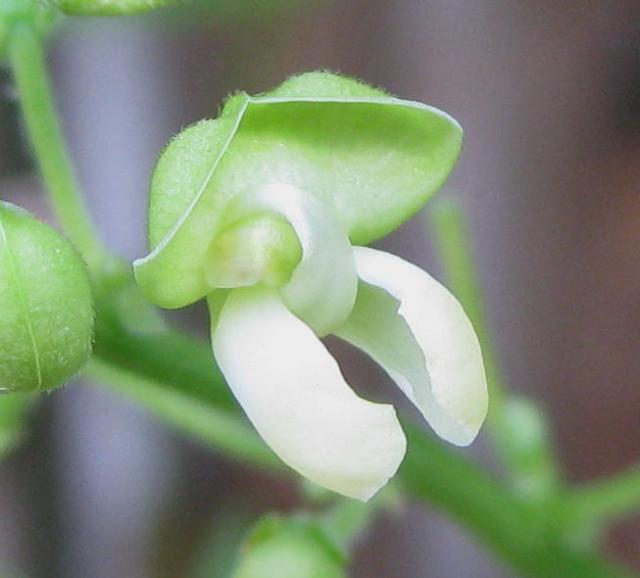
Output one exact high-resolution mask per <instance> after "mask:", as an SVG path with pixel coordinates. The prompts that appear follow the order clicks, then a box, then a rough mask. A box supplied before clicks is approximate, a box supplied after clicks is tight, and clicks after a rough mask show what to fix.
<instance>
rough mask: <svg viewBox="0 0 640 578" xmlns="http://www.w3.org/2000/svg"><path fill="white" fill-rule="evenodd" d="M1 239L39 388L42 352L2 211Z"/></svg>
mask: <svg viewBox="0 0 640 578" xmlns="http://www.w3.org/2000/svg"><path fill="white" fill-rule="evenodd" d="M0 240H2V241H4V245H5V247H6V248H7V261H8V262H9V271H10V275H11V278H12V279H13V282H14V283H15V285H16V288H17V291H18V299H19V300H20V307H21V309H22V313H23V316H24V319H25V324H26V326H27V332H28V333H29V339H30V340H31V349H32V351H33V359H34V364H35V368H36V374H37V378H38V389H40V388H41V387H42V368H41V362H40V352H39V351H38V344H37V342H36V336H35V333H34V331H33V324H32V322H31V315H30V311H29V303H28V301H27V298H26V295H25V291H24V287H23V286H22V282H21V281H20V276H19V275H18V269H17V268H16V264H15V260H14V258H13V253H12V250H11V242H10V241H9V236H8V235H7V232H6V229H5V226H4V223H3V217H2V214H1V213H0Z"/></svg>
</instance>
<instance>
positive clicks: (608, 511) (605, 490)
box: [565, 466, 640, 525]
mask: <svg viewBox="0 0 640 578" xmlns="http://www.w3.org/2000/svg"><path fill="white" fill-rule="evenodd" d="M565 508H566V512H567V516H568V518H569V521H570V522H573V523H574V524H576V525H583V524H589V523H596V524H597V523H599V522H602V521H606V520H608V519H611V518H614V517H616V516H619V515H621V514H625V513H627V512H633V511H636V510H638V509H640V467H637V466H636V467H634V468H632V469H630V470H628V471H626V472H622V473H620V474H618V475H617V476H614V477H612V478H607V479H604V480H598V481H596V482H591V483H589V484H585V485H584V486H582V487H581V488H578V489H576V490H575V492H574V493H573V494H572V495H571V497H570V499H569V500H568V502H567V503H566V504H565Z"/></svg>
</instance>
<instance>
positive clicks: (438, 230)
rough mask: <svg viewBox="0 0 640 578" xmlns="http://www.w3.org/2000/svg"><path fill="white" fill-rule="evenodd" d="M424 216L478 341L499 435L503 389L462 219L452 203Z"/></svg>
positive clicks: (438, 204)
mask: <svg viewBox="0 0 640 578" xmlns="http://www.w3.org/2000/svg"><path fill="white" fill-rule="evenodd" d="M428 215H429V218H430V223H431V226H432V229H433V233H434V237H435V241H436V245H437V248H438V252H439V255H440V258H441V260H442V264H443V267H444V271H445V275H446V276H447V280H448V283H449V285H450V287H451V290H452V291H453V293H454V294H455V296H456V297H457V298H458V299H459V300H460V303H462V306H463V307H464V309H465V311H466V313H467V315H468V316H469V318H470V319H471V323H472V324H473V326H474V328H475V330H476V333H477V334H478V339H479V340H480V346H481V348H482V354H483V359H484V364H485V370H486V372H487V382H488V386H489V399H490V405H489V416H488V420H489V424H490V426H491V427H492V429H493V431H494V433H495V434H496V435H501V430H502V427H503V418H502V414H503V409H504V386H503V382H502V378H501V376H500V370H499V367H498V361H497V356H496V354H495V351H494V349H493V346H492V340H491V338H490V333H489V326H488V323H487V320H486V317H485V314H484V308H483V304H482V297H481V296H480V289H479V287H478V283H477V276H476V274H475V270H474V266H473V259H472V256H471V249H470V248H471V243H470V240H469V238H468V234H467V227H466V223H465V222H464V216H463V214H462V211H461V210H460V208H459V206H458V205H457V204H456V203H455V202H454V201H452V200H445V201H438V202H435V203H434V205H433V209H432V210H431V211H429V213H428Z"/></svg>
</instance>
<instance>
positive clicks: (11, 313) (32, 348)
mask: <svg viewBox="0 0 640 578" xmlns="http://www.w3.org/2000/svg"><path fill="white" fill-rule="evenodd" d="M0 318H1V319H2V325H0V391H9V392H28V391H41V390H47V389H52V388H54V387H57V386H59V385H63V384H64V383H65V382H66V381H67V380H68V379H69V378H71V376H72V375H73V374H74V373H76V372H77V371H78V370H79V369H80V367H81V366H82V365H83V363H84V362H85V361H86V360H87V358H88V357H89V354H90V352H91V336H92V331H93V306H92V298H91V287H90V285H89V278H88V275H87V271H86V269H85V265H84V263H83V262H82V259H81V258H80V257H79V255H78V254H77V253H76V252H75V250H74V249H73V247H72V246H71V245H70V244H69V242H68V241H67V240H65V239H64V238H63V237H62V236H61V235H60V234H59V233H58V232H56V231H55V230H54V229H52V228H51V227H48V226H47V225H44V224H43V223H40V222H39V221H37V220H36V219H34V218H33V217H32V216H31V215H30V214H29V213H27V212H26V211H24V210H22V209H20V208H19V207H16V206H14V205H11V204H9V203H2V202H0Z"/></svg>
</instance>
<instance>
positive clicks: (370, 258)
mask: <svg viewBox="0 0 640 578" xmlns="http://www.w3.org/2000/svg"><path fill="white" fill-rule="evenodd" d="M354 251H355V256H356V266H357V269H358V275H359V277H360V279H361V283H360V287H359V290H358V298H357V300H356V305H355V307H354V310H353V313H352V315H351V317H350V318H349V320H348V321H347V322H346V323H345V325H344V326H343V327H341V328H340V329H339V330H338V331H337V332H336V335H338V336H339V337H341V338H343V339H345V340H346V341H349V342H350V343H352V344H354V345H355V346H356V347H359V348H360V349H362V350H363V351H365V352H367V353H368V354H369V355H370V356H371V357H372V358H374V359H375V360H376V361H378V363H380V365H381V366H382V367H383V368H384V369H385V370H386V371H387V373H388V374H389V375H390V376H391V378H392V379H393V380H394V381H395V382H396V384H397V385H398V386H399V387H400V389H401V390H402V391H403V392H404V393H405V394H406V395H407V397H408V398H409V399H410V400H411V401H412V402H413V403H414V404H415V405H416V406H417V407H418V409H419V410H420V411H421V412H422V414H423V415H424V417H425V419H426V420H427V421H428V422H429V423H430V425H431V426H432V427H433V429H434V430H435V431H436V433H438V435H440V436H441V437H442V438H444V439H446V440H447V441H450V442H452V443H454V444H457V445H461V446H462V445H468V444H469V443H471V442H472V441H473V439H474V438H475V437H476V435H477V433H478V430H479V429H480V426H481V425H482V423H483V421H484V419H485V417H486V413H487V404H488V398H487V383H486V377H485V371H484V365H483V362H482V354H481V351H480V345H479V343H478V338H477V336H476V334H475V332H474V330H473V327H472V326H471V322H470V321H469V319H468V317H467V315H466V314H465V312H464V311H463V309H462V306H461V305H460V303H459V302H458V301H457V300H456V299H455V297H453V295H452V294H451V293H450V292H449V291H448V290H447V289H446V288H445V287H443V286H442V285H441V284H440V283H438V281H436V280H435V279H434V278H433V277H431V276H430V275H428V274H427V273H426V272H425V271H423V270H422V269H420V268H419V267H416V266H415V265H412V264H411V263H408V262H407V261H404V260H403V259H400V258H399V257H396V256H395V255H390V254H389V253H384V252H382V251H377V250H375V249H369V248H365V247H356V248H355V249H354Z"/></svg>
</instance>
